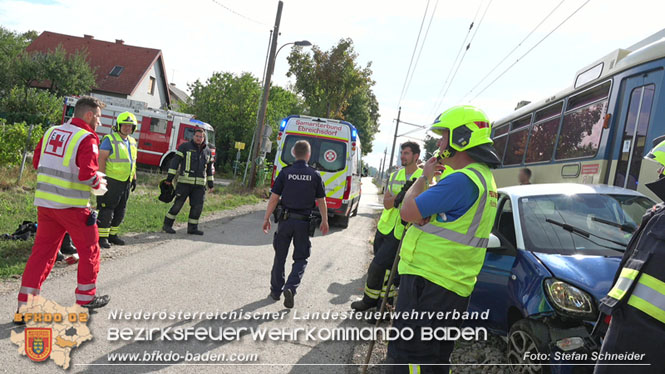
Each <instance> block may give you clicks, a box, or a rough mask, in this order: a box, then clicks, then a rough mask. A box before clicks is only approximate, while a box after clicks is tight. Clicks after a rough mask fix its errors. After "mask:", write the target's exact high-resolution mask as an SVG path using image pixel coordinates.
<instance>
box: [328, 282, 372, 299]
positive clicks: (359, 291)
mask: <svg viewBox="0 0 665 374" xmlns="http://www.w3.org/2000/svg"><path fill="white" fill-rule="evenodd" d="M364 289H365V277H364V276H363V277H362V278H358V279H354V280H352V281H351V282H349V283H346V284H341V283H337V282H334V283H331V284H330V285H329V286H328V292H329V293H331V294H333V295H335V297H333V298H332V299H330V303H331V304H334V305H341V304H346V303H350V302H351V301H352V300H354V299H355V298H357V297H362V295H363V290H364Z"/></svg>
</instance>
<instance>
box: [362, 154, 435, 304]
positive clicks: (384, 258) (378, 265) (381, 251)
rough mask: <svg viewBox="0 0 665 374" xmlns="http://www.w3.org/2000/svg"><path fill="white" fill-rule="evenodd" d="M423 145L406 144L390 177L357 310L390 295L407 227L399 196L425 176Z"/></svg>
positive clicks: (391, 295)
mask: <svg viewBox="0 0 665 374" xmlns="http://www.w3.org/2000/svg"><path fill="white" fill-rule="evenodd" d="M419 158H420V146H419V145H418V144H417V143H415V142H406V143H403V144H402V145H401V161H402V166H404V167H403V168H401V169H400V170H398V171H395V172H393V173H392V174H390V178H389V179H388V185H387V186H386V193H385V194H384V195H383V207H384V209H383V212H381V218H380V219H379V223H378V224H377V226H376V234H375V235H374V259H372V263H371V264H370V265H369V269H368V270H367V281H366V283H365V293H364V294H363V298H362V299H361V300H357V301H354V302H353V303H351V308H353V309H355V310H360V311H363V310H367V309H369V308H372V307H374V306H376V305H377V304H378V302H379V300H380V299H382V298H383V296H384V295H385V294H386V288H387V283H388V279H389V278H390V271H391V269H392V265H393V262H394V261H395V255H396V254H397V248H398V247H399V241H400V240H401V239H402V236H403V235H404V225H403V224H402V219H401V218H400V217H399V208H398V207H395V197H397V195H398V194H399V193H400V192H401V191H402V187H404V184H405V183H406V181H408V180H410V179H416V178H418V177H420V175H421V174H422V171H423V170H422V169H420V168H419V167H418V159H419ZM388 296H389V297H394V296H395V289H394V286H391V287H390V290H389V292H388Z"/></svg>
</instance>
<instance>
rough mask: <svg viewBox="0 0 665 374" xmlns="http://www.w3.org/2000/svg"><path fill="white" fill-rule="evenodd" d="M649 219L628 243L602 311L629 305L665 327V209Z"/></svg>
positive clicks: (655, 212) (651, 215)
mask: <svg viewBox="0 0 665 374" xmlns="http://www.w3.org/2000/svg"><path fill="white" fill-rule="evenodd" d="M647 215H648V216H649V218H648V219H646V216H647ZM647 215H645V219H643V221H642V224H641V225H640V227H639V229H638V230H637V231H636V232H635V233H633V237H632V238H631V240H630V242H629V243H628V249H627V250H626V253H625V254H624V258H623V259H622V260H621V265H620V269H621V271H620V272H619V274H618V277H615V279H616V280H615V283H614V286H613V287H612V289H610V291H609V292H608V294H607V296H606V297H604V298H603V299H602V300H601V301H600V310H601V311H602V312H604V313H609V314H611V313H612V311H613V310H614V309H615V308H616V307H617V306H618V305H621V304H622V303H624V302H627V304H628V305H630V306H632V307H633V308H635V309H638V310H640V311H642V312H644V313H645V314H647V315H649V316H651V317H653V318H654V319H656V320H657V321H659V322H661V323H665V270H663V269H665V252H663V237H662V235H661V234H660V233H662V232H664V230H665V208H664V207H663V206H662V205H660V204H659V205H658V206H656V207H654V209H653V210H652V211H650V212H647ZM626 300H627V301H626Z"/></svg>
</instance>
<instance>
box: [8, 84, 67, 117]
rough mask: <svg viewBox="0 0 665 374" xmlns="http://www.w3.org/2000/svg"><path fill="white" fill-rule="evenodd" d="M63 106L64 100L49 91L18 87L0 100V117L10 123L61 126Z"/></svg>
mask: <svg viewBox="0 0 665 374" xmlns="http://www.w3.org/2000/svg"><path fill="white" fill-rule="evenodd" d="M63 106H64V104H63V101H62V99H61V98H59V97H58V96H55V95H53V94H50V93H49V92H48V91H44V90H39V89H36V88H28V89H23V88H21V87H18V86H16V87H14V88H12V89H11V90H9V92H8V94H7V95H6V96H5V97H1V98H0V117H3V118H5V119H6V120H7V122H10V123H11V122H27V123H35V124H37V123H41V124H44V125H52V124H59V123H60V121H61V120H62V108H63Z"/></svg>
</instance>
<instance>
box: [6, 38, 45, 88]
mask: <svg viewBox="0 0 665 374" xmlns="http://www.w3.org/2000/svg"><path fill="white" fill-rule="evenodd" d="M36 37H37V33H36V32H35V31H28V32H26V33H23V34H17V33H14V32H12V31H9V30H7V29H6V28H4V27H2V26H0V93H3V92H6V91H7V90H9V89H10V88H11V87H13V86H14V84H15V76H14V74H13V72H14V64H15V62H16V59H17V57H18V56H19V55H21V53H22V52H23V51H24V50H25V48H26V47H27V46H28V45H30V43H31V42H32V41H33V40H34V39H35V38H36Z"/></svg>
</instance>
